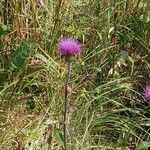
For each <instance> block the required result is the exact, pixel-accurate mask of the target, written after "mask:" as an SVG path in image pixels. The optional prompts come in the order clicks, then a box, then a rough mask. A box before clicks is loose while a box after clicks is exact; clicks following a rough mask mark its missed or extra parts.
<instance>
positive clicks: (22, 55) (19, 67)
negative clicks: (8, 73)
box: [10, 41, 33, 72]
mask: <svg viewBox="0 0 150 150" xmlns="http://www.w3.org/2000/svg"><path fill="white" fill-rule="evenodd" d="M32 51H33V45H32V43H31V42H29V41H23V42H22V43H21V45H20V47H19V48H18V49H16V51H15V53H14V54H13V55H12V58H11V62H10V68H11V69H12V70H15V71H20V72H23V70H24V68H25V61H26V60H27V59H28V58H29V56H30V54H31V52H32Z"/></svg>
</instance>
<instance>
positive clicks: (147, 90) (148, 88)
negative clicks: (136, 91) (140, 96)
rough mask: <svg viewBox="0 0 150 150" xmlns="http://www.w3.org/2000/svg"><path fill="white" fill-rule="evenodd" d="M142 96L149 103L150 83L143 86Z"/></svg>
mask: <svg viewBox="0 0 150 150" xmlns="http://www.w3.org/2000/svg"><path fill="white" fill-rule="evenodd" d="M144 98H145V100H146V101H147V102H149V103H150V85H146V86H145V88H144Z"/></svg>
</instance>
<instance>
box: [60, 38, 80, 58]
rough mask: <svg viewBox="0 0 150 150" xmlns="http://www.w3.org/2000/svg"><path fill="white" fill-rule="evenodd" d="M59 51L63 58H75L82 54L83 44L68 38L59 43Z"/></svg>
mask: <svg viewBox="0 0 150 150" xmlns="http://www.w3.org/2000/svg"><path fill="white" fill-rule="evenodd" d="M58 49H59V52H60V54H61V55H63V56H73V55H75V54H78V53H80V52H81V44H80V43H79V42H78V41H76V40H74V39H71V38H66V39H62V40H61V41H60V42H59V43H58Z"/></svg>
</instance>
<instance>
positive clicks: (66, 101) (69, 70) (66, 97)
mask: <svg viewBox="0 0 150 150" xmlns="http://www.w3.org/2000/svg"><path fill="white" fill-rule="evenodd" d="M67 63H68V64H67V65H68V68H67V71H68V73H67V76H66V80H65V101H64V128H63V129H64V150H67V143H66V139H67V137H66V121H67V105H68V83H69V79H70V72H71V63H70V61H68V62H67Z"/></svg>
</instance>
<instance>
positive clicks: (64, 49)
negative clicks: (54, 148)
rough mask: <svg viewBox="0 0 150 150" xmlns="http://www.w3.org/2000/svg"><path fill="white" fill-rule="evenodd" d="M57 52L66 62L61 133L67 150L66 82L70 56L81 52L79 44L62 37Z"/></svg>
mask: <svg viewBox="0 0 150 150" xmlns="http://www.w3.org/2000/svg"><path fill="white" fill-rule="evenodd" d="M58 49H59V52H60V54H61V55H62V56H64V57H65V61H66V63H67V75H66V79H65V89H64V94H65V97H64V114H63V116H64V118H63V119H64V121H63V133H64V149H65V150H67V137H66V128H67V124H66V121H67V110H68V84H69V79H70V74H71V57H73V56H75V55H76V54H79V53H80V52H81V44H80V43H79V42H78V41H76V40H74V39H71V38H66V39H62V40H61V41H60V42H59V44H58Z"/></svg>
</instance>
